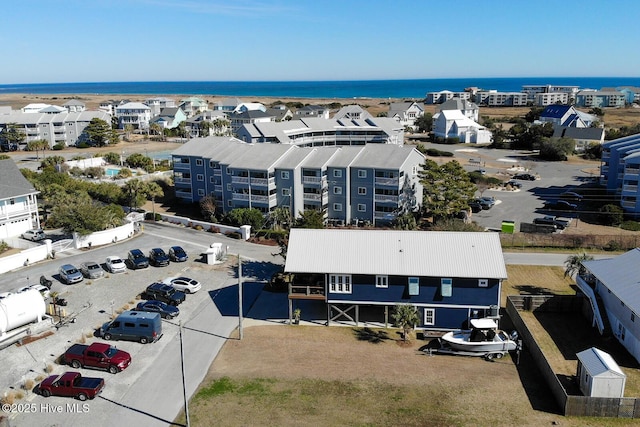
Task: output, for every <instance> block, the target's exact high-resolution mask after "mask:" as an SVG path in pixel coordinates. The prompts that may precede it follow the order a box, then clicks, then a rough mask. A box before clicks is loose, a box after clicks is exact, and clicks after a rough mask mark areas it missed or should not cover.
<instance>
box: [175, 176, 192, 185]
mask: <svg viewBox="0 0 640 427" xmlns="http://www.w3.org/2000/svg"><path fill="white" fill-rule="evenodd" d="M173 182H175V183H176V184H189V185H191V178H178V177H174V178H173Z"/></svg>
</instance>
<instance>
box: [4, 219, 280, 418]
mask: <svg viewBox="0 0 640 427" xmlns="http://www.w3.org/2000/svg"><path fill="white" fill-rule="evenodd" d="M213 242H223V245H225V246H228V247H229V252H230V253H232V254H237V253H240V254H242V256H243V260H244V261H243V271H244V274H243V276H244V277H245V280H244V281H243V282H244V285H243V288H244V293H243V310H244V313H247V312H248V311H249V309H250V307H251V305H252V304H253V302H254V301H255V299H256V298H257V296H258V294H259V291H260V289H261V284H262V283H263V282H264V280H266V279H267V278H268V277H270V275H271V274H272V272H273V271H274V270H275V269H276V268H278V265H277V264H274V263H280V262H281V260H282V259H281V258H274V257H273V256H272V255H271V252H272V251H273V248H270V247H266V246H264V247H263V246H260V245H253V244H249V243H246V242H243V241H238V240H233V239H228V238H226V237H225V236H222V235H214V234H210V233H206V232H203V231H200V232H198V231H195V230H189V229H184V228H181V227H176V226H171V225H161V224H145V230H144V232H143V233H142V234H141V235H139V236H136V237H134V238H132V239H130V240H128V241H126V242H122V243H118V244H114V245H109V246H107V247H102V248H94V249H91V250H87V251H77V250H72V251H70V252H68V253H65V254H58V255H57V256H56V259H54V260H49V261H45V262H42V263H39V264H36V265H33V266H30V267H27V268H23V269H20V270H18V271H14V272H10V273H7V274H5V275H3V277H2V278H1V279H0V292H5V291H9V290H12V289H16V288H18V287H20V286H24V285H25V284H27V283H35V282H36V281H37V278H39V277H40V275H42V274H44V275H46V276H47V277H49V278H52V277H53V282H54V284H53V286H52V291H55V292H59V293H60V296H61V297H63V298H65V299H66V300H67V301H68V305H67V306H66V307H64V308H65V310H66V314H67V315H69V316H76V322H75V323H68V324H67V325H66V326H62V327H60V328H59V329H57V330H56V329H55V328H52V331H53V332H54V333H53V334H52V335H50V336H47V337H45V338H42V339H39V340H36V341H34V342H31V343H29V344H27V345H23V346H16V345H14V346H11V347H8V348H5V349H3V350H0V363H1V364H2V366H3V369H2V370H0V384H2V385H3V386H4V390H2V391H0V392H3V393H4V392H11V391H12V390H13V391H14V392H17V391H20V387H21V385H22V384H23V383H24V381H25V379H35V378H36V377H43V376H45V375H46V373H45V370H46V368H47V367H48V366H52V367H53V372H54V373H62V372H64V371H66V370H72V369H70V368H69V367H67V366H61V365H57V364H56V363H55V360H56V358H57V357H58V356H59V355H61V354H62V353H64V351H65V350H66V348H68V347H69V346H71V345H72V344H73V343H76V342H80V341H84V340H86V341H87V342H88V343H90V342H93V341H94V340H98V338H96V337H94V332H95V330H96V328H98V327H99V326H100V325H102V324H103V323H104V322H106V321H108V320H109V319H110V317H111V314H112V312H113V313H117V312H119V311H121V310H123V309H125V308H127V306H128V307H129V308H132V307H133V306H135V304H137V303H138V302H139V300H137V299H136V296H137V295H139V294H140V293H141V292H142V291H143V290H144V289H145V288H146V286H147V285H149V284H150V283H152V282H154V281H162V280H164V279H166V278H167V277H171V276H187V277H191V278H194V279H196V280H198V281H200V283H202V289H201V290H200V291H199V292H197V293H195V294H192V295H187V298H186V301H185V302H184V303H183V304H181V305H180V307H179V308H180V311H181V313H180V316H178V318H177V319H175V320H174V321H166V320H163V333H164V335H163V337H162V338H161V339H160V340H159V341H158V342H156V343H153V344H147V345H142V344H139V343H136V342H127V341H115V342H113V344H115V345H116V346H117V347H118V348H120V349H123V350H125V351H127V352H129V353H131V356H132V359H133V362H132V364H131V366H130V367H129V368H127V369H126V370H125V371H123V372H121V373H119V374H116V375H111V374H109V373H106V372H102V371H96V370H89V369H80V370H79V371H80V372H82V374H83V375H86V376H95V377H103V378H105V381H106V387H105V390H104V392H103V393H102V394H101V395H100V396H99V397H98V398H96V399H95V400H93V401H90V402H88V406H87V408H88V409H87V410H86V411H81V412H82V413H78V412H77V411H76V409H77V408H76V409H74V407H70V408H69V407H67V406H66V405H67V403H71V404H73V403H76V402H77V401H74V400H73V399H68V398H59V397H51V398H49V399H44V398H43V397H41V396H38V395H35V394H33V393H28V392H27V393H25V392H24V391H21V392H22V393H25V394H26V396H25V398H24V399H21V400H16V403H19V402H21V403H29V404H31V403H35V404H36V406H35V407H34V408H35V409H36V410H35V411H31V413H15V412H14V413H11V414H10V416H11V419H12V420H15V421H12V425H14V424H15V425H34V426H38V425H53V424H55V425H65V426H73V425H77V426H85V425H88V424H89V423H91V425H96V426H102V425H104V426H108V425H113V423H114V421H116V420H118V422H119V423H123V424H126V425H134V424H135V425H149V426H154V425H166V424H167V422H171V421H172V420H173V418H174V417H175V416H176V415H177V413H178V411H179V410H180V408H181V407H182V404H183V399H182V386H181V384H182V375H181V369H180V367H181V363H180V354H181V353H180V339H179V331H180V328H179V326H178V320H179V321H180V322H181V323H182V326H183V351H184V355H185V357H184V360H185V371H186V383H187V392H188V394H190V393H191V392H193V390H195V387H196V386H197V385H198V384H199V383H200V381H201V379H202V378H203V377H204V375H205V373H206V372H207V369H208V368H209V366H210V364H211V362H212V360H213V358H214V357H215V355H216V354H217V351H218V350H219V348H220V347H221V346H222V344H223V343H224V342H225V340H226V339H227V337H228V336H229V334H230V333H231V331H233V329H234V328H235V327H236V326H237V315H238V298H237V295H238V290H237V285H236V284H237V280H238V279H237V277H236V270H235V265H236V260H235V259H234V258H235V257H231V259H229V260H228V261H227V262H226V263H225V264H221V265H216V266H210V265H207V264H205V263H203V262H201V261H200V260H199V258H200V257H199V254H200V253H202V252H203V251H204V249H206V248H207V247H208V246H209V245H210V244H211V243H213ZM173 245H180V246H182V247H183V248H184V249H185V250H186V251H187V253H188V254H189V256H190V259H189V260H188V261H187V262H185V263H171V264H170V265H169V266H167V267H153V266H151V267H149V268H146V269H140V270H130V269H127V271H126V272H125V273H119V274H111V273H108V272H105V276H104V277H103V278H100V279H96V280H87V279H85V280H84V281H83V282H81V283H78V284H74V285H64V284H62V283H61V282H60V281H59V280H57V275H55V273H56V272H57V269H58V267H59V266H60V265H62V264H65V263H71V264H73V265H75V266H76V267H78V266H79V265H80V264H81V263H82V262H85V261H95V262H98V263H101V264H103V266H104V261H105V259H106V257H107V256H109V255H118V256H120V257H123V258H125V257H126V254H127V251H128V250H130V249H133V248H139V249H141V250H142V251H143V252H145V253H148V251H149V250H150V249H151V248H153V247H162V248H163V249H164V250H165V251H167V250H168V249H169V246H173ZM49 403H50V404H54V405H63V411H62V412H63V413H61V414H55V415H52V414H50V413H47V407H46V406H42V404H49ZM80 408H83V407H82V405H80ZM0 415H5V414H0Z"/></svg>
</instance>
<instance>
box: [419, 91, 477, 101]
mask: <svg viewBox="0 0 640 427" xmlns="http://www.w3.org/2000/svg"><path fill="white" fill-rule="evenodd" d="M472 96H473V94H472V93H471V92H470V91H464V92H452V91H450V90H441V91H440V92H429V93H427V96H426V97H425V100H424V103H425V104H442V103H443V102H446V101H448V100H450V99H453V98H460V99H466V100H469V101H471V100H472V99H471V98H472Z"/></svg>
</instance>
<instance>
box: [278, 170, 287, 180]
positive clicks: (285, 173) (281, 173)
mask: <svg viewBox="0 0 640 427" xmlns="http://www.w3.org/2000/svg"><path fill="white" fill-rule="evenodd" d="M280 178H282V179H289V171H282V172H280Z"/></svg>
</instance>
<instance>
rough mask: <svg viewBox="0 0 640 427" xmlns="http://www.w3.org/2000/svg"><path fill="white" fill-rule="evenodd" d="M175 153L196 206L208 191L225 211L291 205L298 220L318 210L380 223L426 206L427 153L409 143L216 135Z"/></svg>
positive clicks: (178, 172) (179, 179) (177, 173)
mask: <svg viewBox="0 0 640 427" xmlns="http://www.w3.org/2000/svg"><path fill="white" fill-rule="evenodd" d="M172 156H173V174H174V182H175V191H176V197H177V198H178V199H180V200H181V201H183V202H185V203H196V202H199V201H200V200H201V199H202V198H203V197H205V196H211V197H213V198H214V199H215V201H216V204H217V208H218V210H219V211H220V212H221V213H228V212H230V211H231V210H233V209H237V208H255V209H258V210H260V211H261V212H262V213H264V214H265V215H267V214H269V213H271V212H273V211H274V210H275V209H277V208H286V209H287V210H289V211H290V213H291V215H292V216H293V217H298V216H299V215H300V213H301V212H303V211H307V210H312V209H313V210H320V211H322V212H324V214H325V218H326V219H327V221H329V222H331V223H335V224H351V223H361V222H364V223H368V224H374V225H376V224H389V223H390V222H392V221H393V220H394V219H395V218H396V217H397V216H398V215H400V214H403V213H405V212H411V211H414V210H417V209H419V207H420V205H421V204H422V185H421V184H420V181H419V177H418V171H419V170H421V165H422V164H423V163H424V156H423V155H422V154H421V153H420V152H419V151H418V150H416V149H415V148H414V147H411V146H401V145H388V144H367V145H360V146H323V147H299V146H296V145H292V144H250V143H245V142H243V141H241V140H239V139H237V138H233V137H214V136H211V137H207V138H195V139H192V140H190V141H189V142H187V143H186V144H185V145H183V146H182V147H180V148H178V149H177V150H175V151H174V152H173V153H172Z"/></svg>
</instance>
